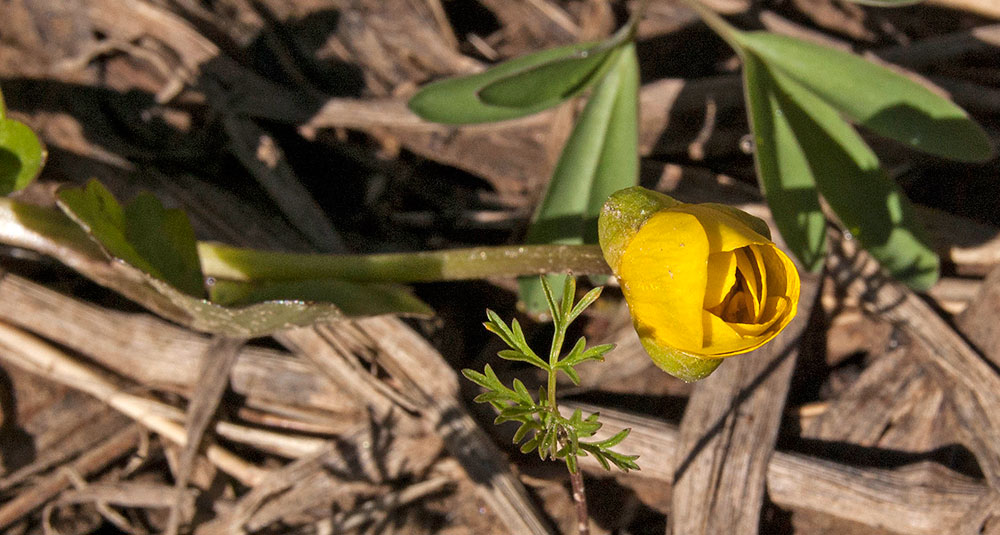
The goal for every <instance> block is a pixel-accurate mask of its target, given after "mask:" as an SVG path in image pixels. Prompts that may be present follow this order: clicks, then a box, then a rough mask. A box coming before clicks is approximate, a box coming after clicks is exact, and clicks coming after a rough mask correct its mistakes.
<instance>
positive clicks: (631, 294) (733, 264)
mask: <svg viewBox="0 0 1000 535" xmlns="http://www.w3.org/2000/svg"><path fill="white" fill-rule="evenodd" d="M598 232H599V237H600V242H601V249H602V250H603V252H604V258H605V260H607V262H608V264H609V265H610V266H611V269H612V270H613V271H614V273H615V275H617V276H618V280H619V282H620V284H621V288H622V293H624V295H625V300H626V302H627V303H628V306H629V310H630V312H631V314H632V321H633V324H634V325H635V329H636V332H637V333H638V334H639V339H640V341H641V342H642V345H643V347H644V348H645V349H646V352H647V353H649V355H650V357H652V359H653V362H655V363H656V365H657V366H659V367H660V368H662V369H663V370H665V371H666V372H667V373H670V374H671V375H674V376H676V377H679V378H680V379H683V380H685V381H696V380H698V379H702V378H704V377H706V376H708V375H709V374H710V373H712V372H713V371H714V370H715V368H717V367H718V366H719V364H721V363H722V359H723V358H725V357H731V356H734V355H739V354H741V353H746V352H748V351H752V350H754V349H756V348H758V347H760V346H762V345H764V344H765V343H767V342H768V341H769V340H771V339H772V338H774V337H775V336H777V334H778V333H779V332H781V330H782V329H784V328H785V326H786V325H788V323H789V322H790V321H791V320H792V318H793V317H795V312H796V308H797V306H798V301H799V274H798V271H796V269H795V265H794V264H793V263H792V261H791V260H790V259H789V258H788V256H787V255H785V253H783V252H782V251H781V250H780V249H778V247H777V246H776V245H775V244H774V243H773V242H771V240H770V236H771V233H770V231H769V230H768V228H767V225H765V224H764V222H763V221H761V220H760V219H757V218H756V217H754V216H751V215H750V214H748V213H746V212H743V211H741V210H737V209H735V208H732V207H730V206H725V205H721V204H714V203H705V204H685V203H681V202H678V201H676V200H674V199H672V198H670V197H668V196H666V195H663V194H662V193H657V192H655V191H650V190H647V189H645V188H641V187H633V188H627V189H624V190H621V191H618V192H616V193H615V194H613V195H612V196H611V197H610V198H609V199H608V201H607V202H606V203H605V204H604V208H603V209H602V210H601V216H600V219H599V223H598Z"/></svg>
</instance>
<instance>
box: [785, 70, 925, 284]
mask: <svg viewBox="0 0 1000 535" xmlns="http://www.w3.org/2000/svg"><path fill="white" fill-rule="evenodd" d="M772 75H773V79H774V81H776V82H777V86H778V87H777V89H776V90H775V92H774V95H775V97H776V100H777V102H778V105H779V108H778V109H779V110H780V111H781V112H782V113H783V115H784V117H785V118H786V119H787V121H788V124H789V125H790V126H791V129H792V131H793V132H794V134H795V137H796V139H797V140H798V143H799V146H800V147H801V148H802V151H803V152H804V153H805V154H806V156H807V160H808V164H809V168H810V170H811V171H812V176H813V177H814V179H815V181H816V184H817V186H818V187H819V191H820V193H821V194H822V195H823V198H824V199H826V201H827V202H828V203H829V204H830V207H831V208H832V209H833V211H834V212H835V213H836V214H837V216H838V217H839V218H840V220H841V221H842V222H843V223H844V225H845V226H846V227H847V229H848V230H849V231H850V232H851V234H852V235H853V236H854V237H855V238H856V239H858V240H859V241H860V242H861V245H862V246H863V247H864V248H865V249H868V250H869V251H870V252H871V253H872V255H873V256H874V257H875V258H876V259H877V260H878V261H879V262H880V263H881V264H882V266H883V267H885V268H886V269H887V270H888V271H889V273H891V274H892V276H893V277H895V278H896V279H897V280H899V281H901V282H903V283H905V284H907V285H908V286H911V287H913V288H914V289H917V290H927V289H928V288H930V287H931V286H932V285H933V284H934V283H935V282H936V281H937V278H938V257H937V255H936V254H935V253H934V251H933V250H932V249H931V248H930V247H929V246H928V245H927V244H926V241H925V238H924V230H923V228H922V227H921V225H920V223H919V221H917V218H916V216H915V214H914V210H913V207H912V206H911V204H910V202H909V201H908V200H907V198H906V196H905V195H904V194H903V192H902V190H900V188H899V186H898V185H896V183H895V182H893V181H892V180H891V179H889V177H888V176H886V174H885V171H883V170H882V168H881V166H880V165H879V162H878V158H877V157H876V156H875V154H874V153H873V152H872V151H871V149H869V148H868V146H867V145H866V144H865V143H864V141H863V140H862V139H861V137H860V136H858V134H857V132H855V131H854V128H852V127H851V126H850V125H849V124H847V123H846V122H844V120H843V119H841V118H840V116H839V114H838V113H837V111H836V110H835V109H833V108H832V107H831V106H829V105H827V104H826V103H825V102H824V101H823V100H821V99H819V98H818V97H817V96H815V95H814V94H813V93H811V92H810V91H809V90H808V89H806V88H805V87H803V86H801V85H799V84H798V83H797V82H795V81H794V80H793V79H792V78H791V77H788V76H785V75H784V74H783V73H781V72H780V71H773V72H772Z"/></svg>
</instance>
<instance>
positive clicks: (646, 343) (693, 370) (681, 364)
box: [639, 336, 724, 383]
mask: <svg viewBox="0 0 1000 535" xmlns="http://www.w3.org/2000/svg"><path fill="white" fill-rule="evenodd" d="M639 341H640V342H641V343H642V347H643V348H645V350H646V353H648V354H649V357H650V358H651V359H653V363H654V364H656V365H657V366H658V367H659V368H660V369H661V370H663V371H665V372H667V373H669V374H670V375H673V376H674V377H676V378H678V379H680V380H681V381H684V382H686V383H693V382H695V381H699V380H701V379H704V378H706V377H708V376H709V375H711V374H712V372H714V371H715V369H716V368H718V367H719V365H720V364H722V361H723V360H724V359H718V358H702V357H698V356H695V355H692V354H690V353H686V352H684V351H681V350H679V349H677V348H673V347H667V346H663V345H660V344H657V343H656V342H655V341H654V340H653V339H652V338H650V337H646V336H640V337H639Z"/></svg>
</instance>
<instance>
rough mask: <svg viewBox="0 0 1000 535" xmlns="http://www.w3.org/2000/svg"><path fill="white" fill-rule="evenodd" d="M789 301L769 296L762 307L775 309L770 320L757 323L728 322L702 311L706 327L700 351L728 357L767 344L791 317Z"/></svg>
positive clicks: (709, 354) (710, 354) (707, 354)
mask: <svg viewBox="0 0 1000 535" xmlns="http://www.w3.org/2000/svg"><path fill="white" fill-rule="evenodd" d="M788 303H789V301H788V300H787V299H786V298H784V297H772V298H770V299H769V300H768V303H767V305H766V306H765V308H770V309H772V310H775V311H776V313H775V315H774V317H772V318H771V319H770V320H769V321H767V322H765V323H760V324H747V323H727V322H725V321H723V320H722V319H721V318H719V317H718V316H716V315H715V314H712V313H711V312H708V311H705V313H704V316H703V318H702V321H703V324H704V330H705V348H704V350H703V354H705V355H706V356H711V357H729V356H732V355H738V354H740V353H746V352H747V351H753V350H754V349H757V348H758V347H760V346H762V345H764V344H766V343H767V342H769V341H770V340H771V339H772V338H774V337H775V336H777V335H778V333H779V332H781V330H782V329H783V328H784V327H785V325H787V324H788V322H789V321H791V317H790V316H789V314H787V312H788Z"/></svg>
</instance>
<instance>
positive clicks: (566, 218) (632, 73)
mask: <svg viewBox="0 0 1000 535" xmlns="http://www.w3.org/2000/svg"><path fill="white" fill-rule="evenodd" d="M622 48H623V50H622V53H621V54H620V55H619V56H618V57H617V59H616V61H615V63H614V65H612V67H611V69H610V70H609V71H608V73H607V74H606V75H605V76H604V78H603V79H601V81H600V82H599V83H598V84H597V86H596V87H595V89H594V92H593V94H592V95H591V97H590V100H589V101H588V102H587V105H586V107H584V109H583V112H582V113H581V114H580V117H579V119H578V120H577V123H576V126H574V128H573V131H572V133H570V137H569V139H568V140H567V141H566V146H565V147H563V151H562V154H561V155H560V157H559V161H558V162H557V163H556V167H555V170H554V171H553V173H552V178H551V179H550V180H549V184H548V188H547V190H546V192H545V196H544V197H543V198H542V202H541V203H540V204H539V207H538V209H537V211H536V212H535V216H534V218H533V220H532V223H531V226H530V227H529V229H528V235H527V237H526V240H525V241H526V243H533V244H537V243H560V244H580V243H597V216H598V215H599V214H600V211H601V207H602V206H603V205H604V202H605V201H606V200H607V198H608V197H609V196H610V195H611V194H612V193H614V192H615V191H618V190H620V189H623V188H626V187H629V186H634V185H635V184H636V183H637V182H638V179H639V148H638V147H639V140H638V139H639V138H638V136H639V134H638V90H639V89H638V88H639V74H638V61H637V59H636V55H635V45H633V44H631V43H629V44H626V45H624V46H623V47H622ZM548 280H549V281H550V282H552V283H553V284H559V285H560V286H561V284H562V279H560V278H559V277H556V276H549V278H548ZM519 286H520V290H521V292H520V295H521V300H522V302H524V305H525V309H526V310H527V311H528V312H530V313H534V314H538V313H540V312H542V311H544V310H545V308H544V306H545V302H544V300H543V299H542V297H543V296H542V292H541V286H540V282H539V280H538V279H537V278H535V277H523V278H521V279H519Z"/></svg>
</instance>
